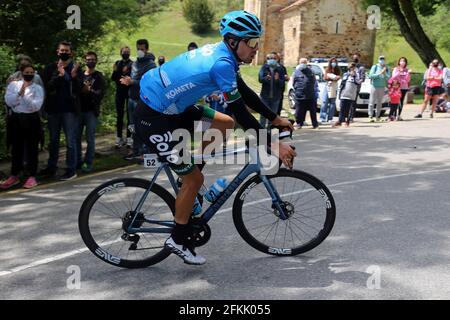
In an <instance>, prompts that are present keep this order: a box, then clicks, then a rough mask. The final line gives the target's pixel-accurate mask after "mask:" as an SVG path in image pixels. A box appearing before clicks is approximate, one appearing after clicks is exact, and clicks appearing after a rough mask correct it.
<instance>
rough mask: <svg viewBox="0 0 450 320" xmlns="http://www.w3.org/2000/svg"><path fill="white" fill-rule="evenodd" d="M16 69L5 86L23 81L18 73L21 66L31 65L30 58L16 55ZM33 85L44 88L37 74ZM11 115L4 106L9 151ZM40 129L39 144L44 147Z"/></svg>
mask: <svg viewBox="0 0 450 320" xmlns="http://www.w3.org/2000/svg"><path fill="white" fill-rule="evenodd" d="M16 60H17V67H16V71H15V72H14V73H13V74H11V75H10V76H9V77H8V79H7V80H6V84H7V85H8V84H10V83H11V82H12V81H19V80H23V77H22V72H21V71H20V69H21V68H22V66H23V65H29V64H31V65H32V64H33V61H32V60H31V58H30V57H29V56H26V55H24V54H19V55H17V59H16ZM33 83H35V84H37V85H40V86H41V87H42V88H44V83H43V82H42V79H41V77H40V76H39V74H38V73H37V72H35V74H34V77H33ZM44 94H45V92H44ZM11 114H12V111H11V109H10V108H9V107H8V106H6V119H5V120H6V121H5V124H6V148H7V149H9V148H10V147H11V143H12V136H11V134H12V133H11V129H12V128H11V126H10V121H9V120H10V116H11ZM40 128H41V132H40V139H39V140H40V142H41V145H42V147H43V145H44V140H45V133H44V132H43V129H42V127H40Z"/></svg>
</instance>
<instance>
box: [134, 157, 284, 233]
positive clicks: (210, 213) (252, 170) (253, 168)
mask: <svg viewBox="0 0 450 320" xmlns="http://www.w3.org/2000/svg"><path fill="white" fill-rule="evenodd" d="M241 153H246V154H249V155H250V159H251V160H256V161H251V163H253V164H246V165H245V167H244V168H243V169H242V170H241V171H240V172H239V173H238V175H237V176H236V177H235V178H234V179H233V181H231V183H230V184H229V185H228V187H227V188H226V189H225V190H224V191H223V192H222V193H221V194H220V196H219V198H218V199H217V200H216V201H215V202H214V203H212V204H211V205H210V206H209V207H208V209H207V210H206V211H205V213H204V214H203V215H202V217H201V219H200V221H199V222H198V224H199V225H205V224H207V223H208V222H209V221H210V220H211V219H212V218H213V217H214V215H215V214H216V213H217V212H218V211H219V210H220V208H221V207H222V206H223V204H224V203H225V202H226V201H227V200H228V199H229V198H230V197H231V195H232V194H233V193H234V192H235V191H236V190H237V189H238V188H239V186H240V185H241V184H242V183H243V182H244V181H245V179H247V178H248V177H249V176H250V175H252V174H258V175H260V173H261V164H260V161H259V157H258V151H257V150H256V149H254V148H250V149H247V148H241V149H238V150H234V151H231V152H224V153H221V154H217V155H214V156H208V157H203V159H204V160H208V159H213V158H215V157H223V156H225V155H237V154H241ZM199 157H202V155H200V156H195V157H194V158H199ZM163 170H164V171H165V172H166V174H167V176H168V178H169V182H170V184H171V185H172V188H173V190H174V191H175V194H178V186H177V183H176V181H175V177H174V175H173V173H172V170H171V169H170V167H169V165H168V164H167V163H163V164H161V166H160V167H158V169H157V171H156V173H155V175H154V176H153V179H152V181H151V183H150V187H149V188H148V189H147V190H146V191H145V193H144V195H143V196H142V198H141V199H140V201H139V203H138V205H137V206H136V209H135V210H134V212H140V210H141V209H142V207H143V205H144V202H145V200H146V199H147V197H148V195H149V194H150V190H151V189H152V187H153V185H154V184H155V182H156V180H157V178H158V176H159V175H160V174H161V172H162V171H163ZM260 178H261V180H262V182H263V184H264V186H265V187H266V189H267V191H268V192H269V195H270V197H271V198H272V203H273V205H274V206H275V208H276V209H277V210H278V212H280V219H282V220H286V219H287V215H286V213H285V211H284V209H283V208H282V206H281V203H282V200H281V197H280V195H279V194H278V191H277V190H276V188H275V187H274V186H273V184H272V182H271V181H270V179H269V178H267V176H263V175H260ZM137 216H138V215H137V214H136V215H135V217H134V219H133V221H132V223H130V227H129V228H128V233H130V234H133V233H138V232H141V233H171V232H172V229H173V227H174V226H175V223H174V221H155V220H151V219H147V218H145V221H146V222H148V223H152V224H157V225H160V226H162V228H132V227H131V226H132V225H133V224H134V221H135V219H136V218H137Z"/></svg>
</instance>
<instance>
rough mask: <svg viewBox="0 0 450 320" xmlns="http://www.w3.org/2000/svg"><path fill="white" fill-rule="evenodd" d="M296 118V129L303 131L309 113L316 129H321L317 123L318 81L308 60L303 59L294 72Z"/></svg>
mask: <svg viewBox="0 0 450 320" xmlns="http://www.w3.org/2000/svg"><path fill="white" fill-rule="evenodd" d="M294 90H295V100H296V104H295V109H296V110H295V118H296V122H297V124H296V128H298V129H301V128H302V127H303V125H304V122H305V116H306V112H307V111H309V113H310V116H311V122H312V125H313V128H314V129H317V128H319V124H318V122H317V91H318V90H317V80H316V76H315V75H314V73H313V71H312V70H311V69H310V68H308V59H306V58H301V59H300V64H299V65H298V66H297V68H296V70H295V72H294Z"/></svg>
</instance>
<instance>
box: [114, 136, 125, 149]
mask: <svg viewBox="0 0 450 320" xmlns="http://www.w3.org/2000/svg"><path fill="white" fill-rule="evenodd" d="M123 142H124V141H123V139H122V138H119V137H116V145H115V148H116V149H120V148H121V147H122V146H123V145H124V143H123Z"/></svg>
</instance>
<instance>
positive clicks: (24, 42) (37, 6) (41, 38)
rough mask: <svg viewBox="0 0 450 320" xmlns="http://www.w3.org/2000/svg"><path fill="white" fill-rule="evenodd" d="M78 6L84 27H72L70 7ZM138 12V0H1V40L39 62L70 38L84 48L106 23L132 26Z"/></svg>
mask: <svg viewBox="0 0 450 320" xmlns="http://www.w3.org/2000/svg"><path fill="white" fill-rule="evenodd" d="M71 5H76V6H79V8H80V11H81V14H80V20H81V28H80V29H69V28H68V26H67V20H68V19H69V17H70V16H71V13H67V8H68V7H69V6H71ZM138 15H139V4H138V2H137V1H136V0H132V1H130V0H58V1H53V0H42V1H32V0H2V1H1V3H0V44H1V43H6V44H8V46H10V47H12V48H13V50H14V53H16V54H17V53H25V54H27V55H29V56H31V57H32V58H33V59H34V60H35V61H37V62H38V63H47V62H49V61H51V60H52V59H54V58H55V54H56V53H55V51H56V45H57V44H58V42H59V41H61V40H68V41H71V42H72V44H73V45H74V47H75V49H76V50H78V51H81V50H80V49H81V48H83V47H85V48H86V47H88V46H89V45H90V43H92V42H93V41H94V40H95V39H97V38H98V37H100V36H101V35H102V34H103V32H104V30H103V25H104V24H105V23H106V22H107V21H108V20H116V21H118V22H119V26H121V27H126V26H131V25H132V24H133V23H134V22H135V21H136V19H137V17H138Z"/></svg>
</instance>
